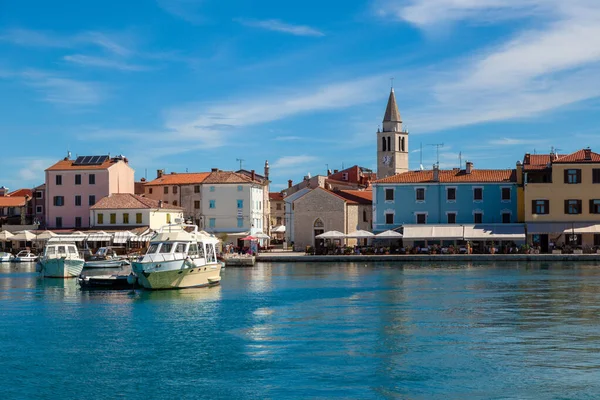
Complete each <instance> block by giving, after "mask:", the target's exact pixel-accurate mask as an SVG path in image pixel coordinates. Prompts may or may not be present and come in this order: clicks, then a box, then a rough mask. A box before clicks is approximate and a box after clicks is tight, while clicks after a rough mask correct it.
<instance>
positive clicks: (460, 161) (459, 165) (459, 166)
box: [458, 151, 462, 169]
mask: <svg viewBox="0 0 600 400" xmlns="http://www.w3.org/2000/svg"><path fill="white" fill-rule="evenodd" d="M461 167H462V151H459V152H458V169H460V168H461Z"/></svg>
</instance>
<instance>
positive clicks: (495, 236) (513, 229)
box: [464, 224, 525, 241]
mask: <svg viewBox="0 0 600 400" xmlns="http://www.w3.org/2000/svg"><path fill="white" fill-rule="evenodd" d="M464 239H465V240H513V241H524V240H525V225H524V224H475V225H465V234H464Z"/></svg>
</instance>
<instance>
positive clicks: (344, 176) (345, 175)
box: [342, 172, 348, 181]
mask: <svg viewBox="0 0 600 400" xmlns="http://www.w3.org/2000/svg"><path fill="white" fill-rule="evenodd" d="M342 180H343V181H347V180H348V173H347V172H342Z"/></svg>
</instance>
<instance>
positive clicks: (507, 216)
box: [502, 212, 510, 224]
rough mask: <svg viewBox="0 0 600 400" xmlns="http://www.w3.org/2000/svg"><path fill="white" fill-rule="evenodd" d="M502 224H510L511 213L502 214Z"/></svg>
mask: <svg viewBox="0 0 600 400" xmlns="http://www.w3.org/2000/svg"><path fill="white" fill-rule="evenodd" d="M502 223H503V224H510V213H509V212H503V213H502Z"/></svg>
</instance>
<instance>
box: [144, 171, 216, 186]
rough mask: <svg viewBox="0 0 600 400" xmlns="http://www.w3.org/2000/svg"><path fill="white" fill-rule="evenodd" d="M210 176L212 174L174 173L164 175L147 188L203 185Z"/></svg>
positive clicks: (151, 182)
mask: <svg viewBox="0 0 600 400" xmlns="http://www.w3.org/2000/svg"><path fill="white" fill-rule="evenodd" d="M209 175H210V172H193V173H187V172H186V173H183V174H180V173H172V174H167V175H163V176H161V177H160V178H156V179H155V180H153V181H150V182H148V183H146V186H161V185H193V184H196V183H202V182H204V180H205V179H206V178H207V177H208V176H209Z"/></svg>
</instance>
